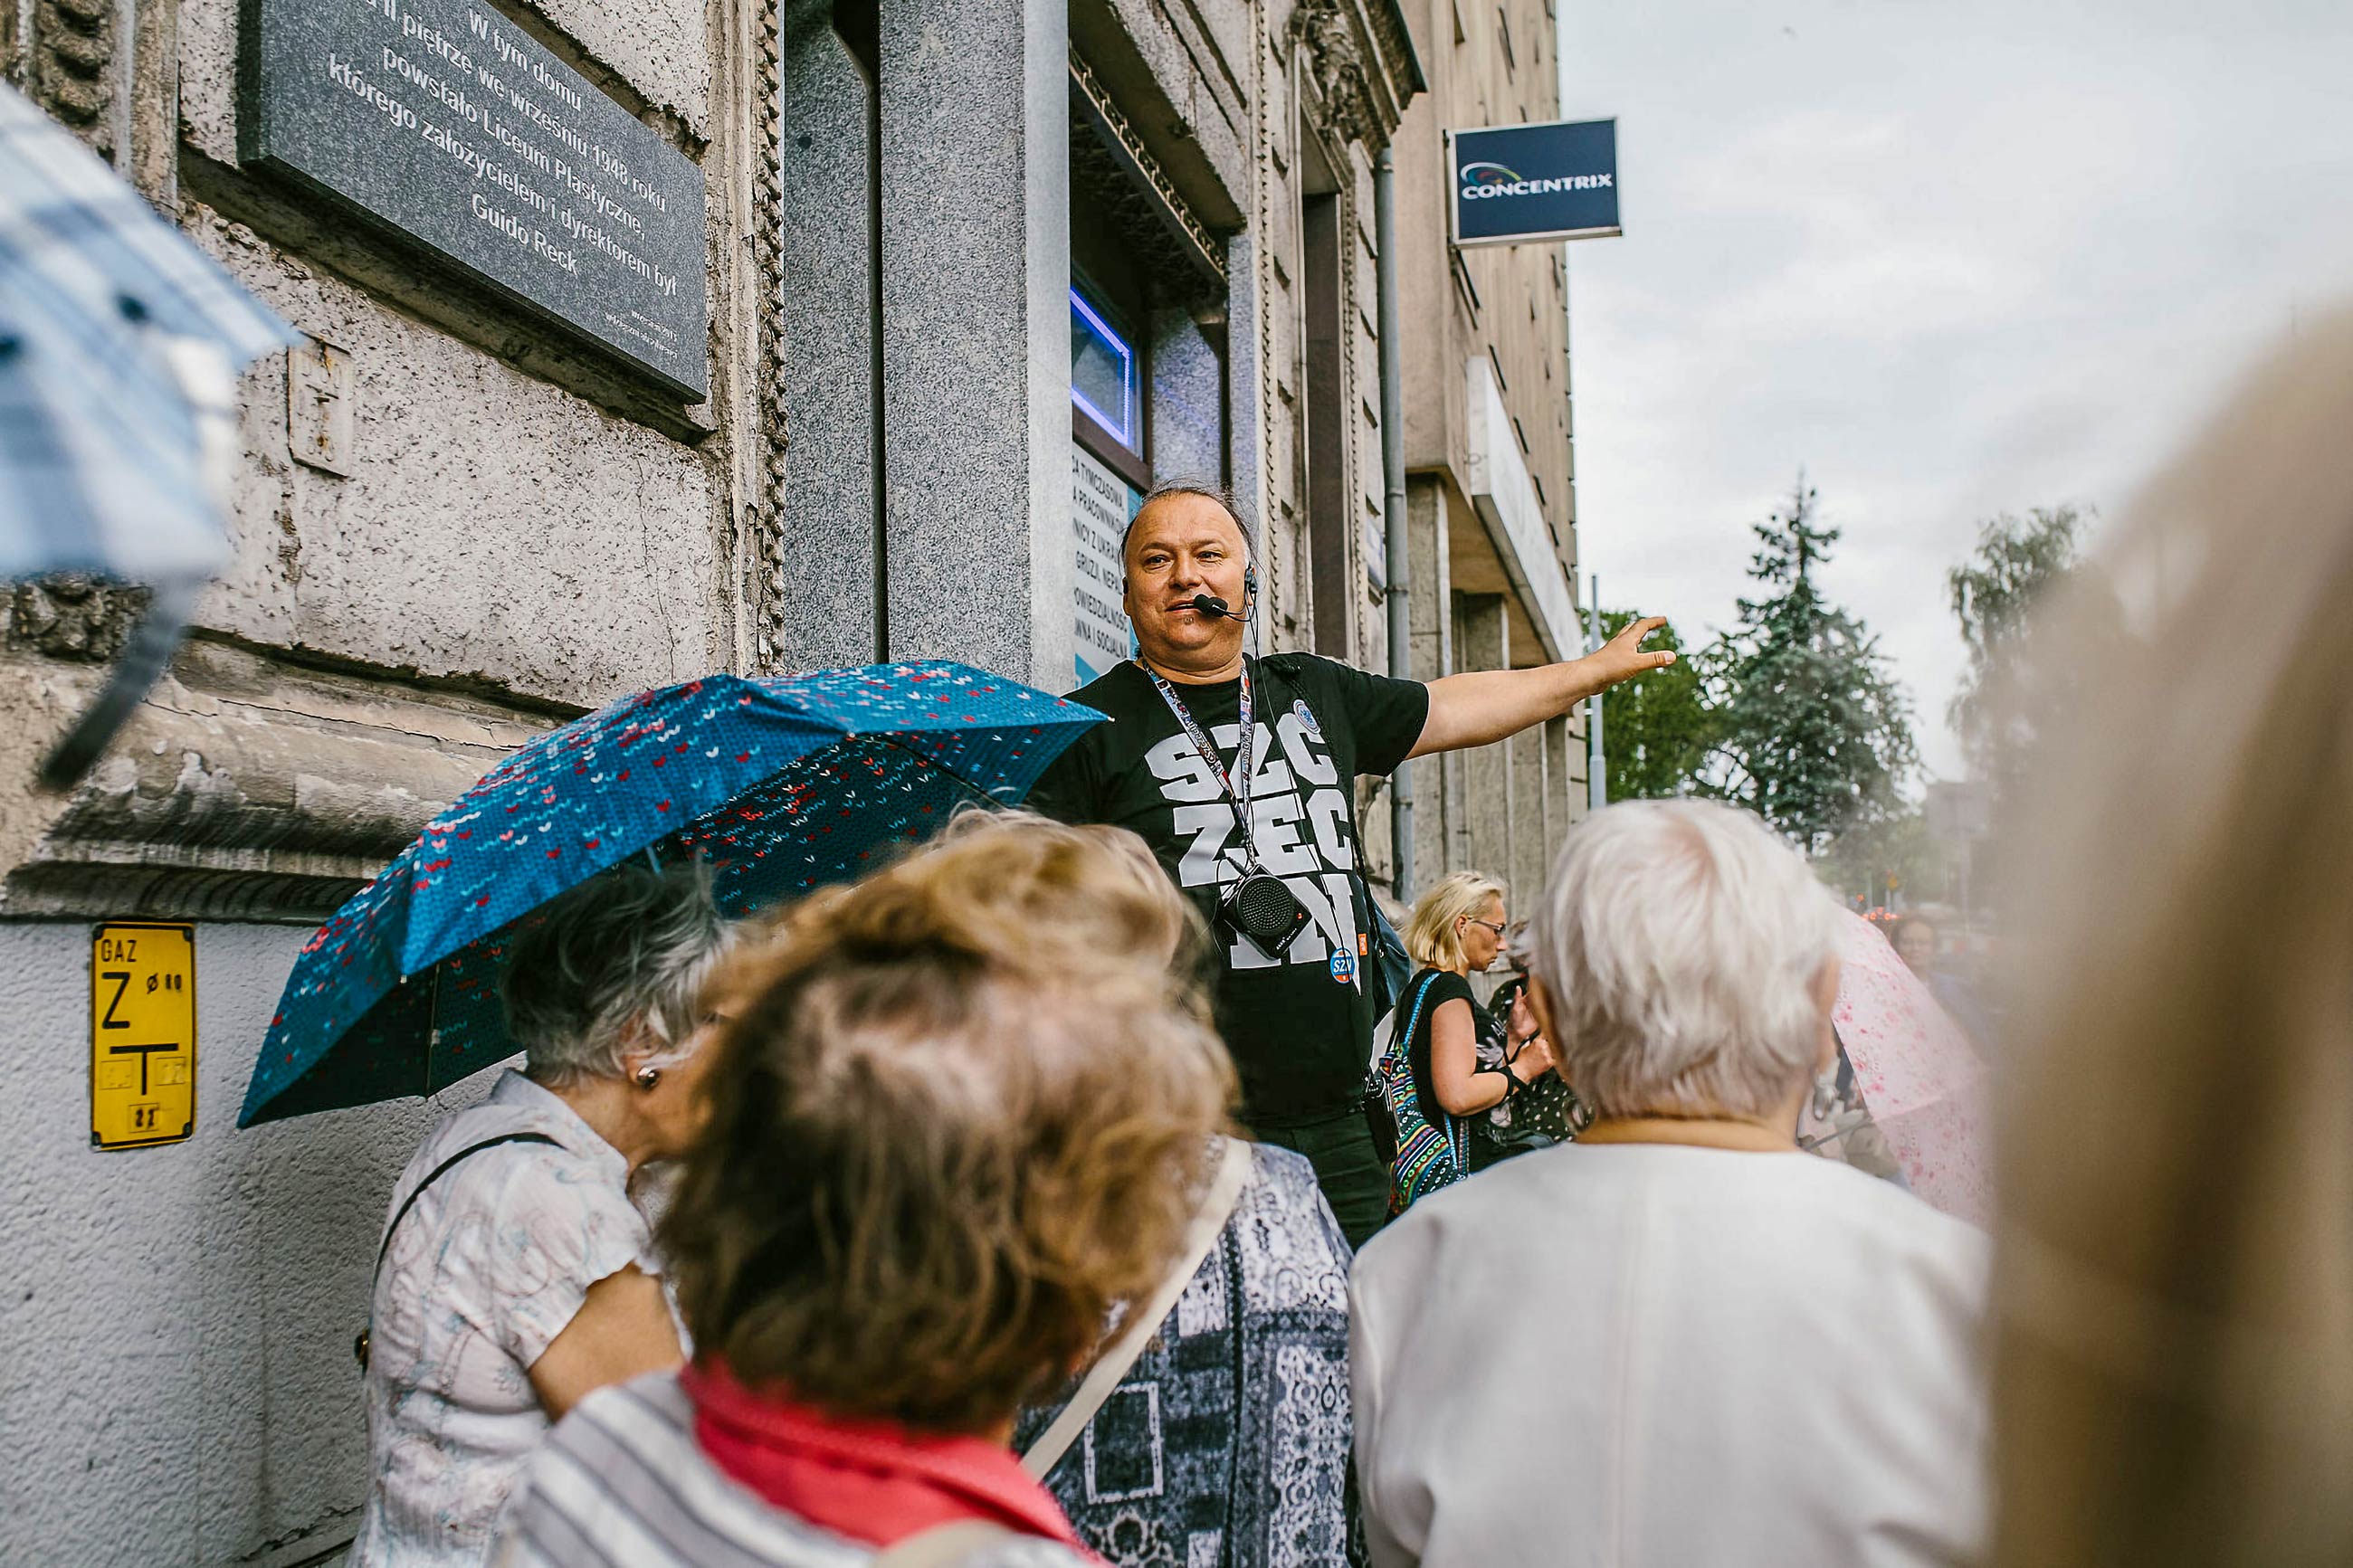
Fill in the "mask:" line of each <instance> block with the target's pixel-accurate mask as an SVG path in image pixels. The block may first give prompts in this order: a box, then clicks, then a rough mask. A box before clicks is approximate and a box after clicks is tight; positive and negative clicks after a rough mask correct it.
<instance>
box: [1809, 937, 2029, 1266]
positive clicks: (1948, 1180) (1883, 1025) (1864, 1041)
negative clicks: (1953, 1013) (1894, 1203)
mask: <svg viewBox="0 0 2353 1568" xmlns="http://www.w3.org/2000/svg"><path fill="white" fill-rule="evenodd" d="M1841 921H1842V922H1843V923H1842V924H1841V927H1840V934H1839V994H1838V1001H1837V1003H1836V1005H1834V1006H1833V1007H1832V1009H1831V1023H1833V1024H1834V1025H1836V1026H1837V1027H1838V1035H1839V1041H1840V1043H1841V1045H1843V1046H1845V1047H1846V1054H1847V1059H1848V1060H1849V1061H1851V1062H1852V1063H1853V1064H1854V1077H1855V1086H1856V1088H1857V1089H1860V1090H1861V1091H1862V1102H1863V1105H1864V1107H1865V1108H1866V1109H1867V1110H1869V1111H1870V1112H1871V1119H1872V1121H1873V1122H1874V1123H1875V1124H1876V1125H1877V1126H1878V1128H1879V1130H1880V1131H1881V1132H1882V1133H1883V1134H1884V1135H1885V1137H1886V1139H1887V1142H1888V1146H1889V1147H1890V1148H1891V1149H1893V1150H1894V1154H1895V1160H1896V1163H1898V1164H1899V1165H1901V1166H1902V1167H1903V1168H1904V1176H1905V1180H1906V1181H1907V1182H1909V1183H1910V1184H1911V1186H1912V1190H1913V1191H1914V1192H1915V1193H1916V1194H1919V1195H1920V1196H1921V1197H1923V1198H1925V1199H1926V1200H1927V1201H1928V1202H1929V1203H1931V1204H1934V1205H1936V1207H1938V1208H1940V1209H1943V1210H1944V1211H1945V1212H1946V1213H1947V1214H1950V1215H1959V1216H1960V1217H1961V1218H1963V1219H1966V1220H1968V1221H1971V1222H1972V1223H1974V1224H1978V1225H1984V1224H1987V1223H1988V1222H1989V1220H1990V1219H1991V1217H1992V1213H1993V1201H1992V1200H1993V1182H1992V1176H1991V1173H1990V1162H1991V1159H1992V1150H1991V1148H1990V1146H1989V1139H1988V1136H1987V1121H1986V1110H1985V1070H1984V1068H1983V1067H1982V1066H1981V1065H1980V1064H1979V1062H1978V1054H1977V1052H1976V1051H1975V1050H1974V1049H1973V1048H1971V1047H1970V1045H1969V1043H1968V1037H1966V1036H1964V1035H1963V1034H1962V1033H1961V1030H1960V1026H1958V1025H1957V1024H1955V1023H1954V1022H1953V1020H1952V1019H1951V1018H1950V1017H1949V1016H1947V1014H1946V1012H1945V1010H1944V1009H1943V1008H1942V1007H1940V1006H1938V1005H1936V998H1935V997H1934V996H1933V995H1931V994H1929V992H1928V987H1927V985H1926V984H1925V983H1923V982H1922V980H1921V979H1920V977H1919V976H1918V975H1916V974H1915V973H1912V971H1911V970H1909V969H1907V968H1905V964H1904V961H1903V960H1902V959H1901V958H1899V957H1897V956H1896V954H1895V950H1894V948H1893V947H1890V946H1889V945H1888V943H1887V939H1886V938H1885V937H1884V936H1883V935H1881V934H1880V931H1879V929H1878V928H1877V927H1876V926H1874V925H1873V924H1872V923H1871V922H1870V921H1866V920H1864V919H1862V917H1861V916H1860V915H1856V914H1853V913H1851V912H1850V913H1845V914H1843V915H1842V916H1841Z"/></svg>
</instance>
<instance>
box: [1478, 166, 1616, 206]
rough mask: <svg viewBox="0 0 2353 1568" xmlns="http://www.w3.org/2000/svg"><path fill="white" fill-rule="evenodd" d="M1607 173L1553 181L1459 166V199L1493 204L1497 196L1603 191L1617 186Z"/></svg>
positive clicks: (1497, 168) (1508, 171) (1500, 168)
mask: <svg viewBox="0 0 2353 1568" xmlns="http://www.w3.org/2000/svg"><path fill="white" fill-rule="evenodd" d="M1616 184H1617V181H1616V179H1615V178H1614V177H1613V176H1611V175H1609V174H1563V175H1560V176H1559V177H1558V178H1556V179H1537V180H1529V179H1523V178H1522V177H1521V176H1520V174H1519V172H1518V171H1517V170H1515V169H1507V168H1505V167H1504V165H1503V164H1501V163H1465V164H1463V165H1462V199H1463V200H1464V201H1466V202H1468V201H1492V200H1493V199H1494V198H1495V197H1497V196H1540V195H1550V194H1552V193H1553V192H1555V191H1606V190H1611V189H1614V188H1615V187H1616Z"/></svg>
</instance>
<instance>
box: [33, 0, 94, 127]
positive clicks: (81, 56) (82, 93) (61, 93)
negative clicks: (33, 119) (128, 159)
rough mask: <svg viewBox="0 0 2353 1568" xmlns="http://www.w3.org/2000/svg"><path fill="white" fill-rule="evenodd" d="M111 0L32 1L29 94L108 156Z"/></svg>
mask: <svg viewBox="0 0 2353 1568" xmlns="http://www.w3.org/2000/svg"><path fill="white" fill-rule="evenodd" d="M114 33H115V7H114V0H37V4H36V5H34V7H33V38H32V43H33V50H32V68H31V71H30V73H29V76H30V86H31V88H32V89H33V98H34V100H35V101H37V102H38V103H39V104H40V106H41V107H42V108H44V109H46V110H48V111H49V112H50V113H51V114H53V115H55V116H57V118H58V119H59V120H61V121H64V122H65V123H66V124H67V125H69V126H70V127H72V129H73V131H74V133H75V134H76V135H78V136H79V137H80V138H81V139H82V140H83V141H84V142H89V143H90V146H92V147H94V148H96V149H97V150H98V152H99V153H100V154H101V155H103V156H105V157H108V158H111V157H113V156H114V151H115V148H114V121H113V116H112V114H111V112H110V110H111V109H112V108H113V106H114V85H113V72H112V71H111V69H110V68H109V67H110V66H111V63H112V61H113V59H114V43H115V38H114Z"/></svg>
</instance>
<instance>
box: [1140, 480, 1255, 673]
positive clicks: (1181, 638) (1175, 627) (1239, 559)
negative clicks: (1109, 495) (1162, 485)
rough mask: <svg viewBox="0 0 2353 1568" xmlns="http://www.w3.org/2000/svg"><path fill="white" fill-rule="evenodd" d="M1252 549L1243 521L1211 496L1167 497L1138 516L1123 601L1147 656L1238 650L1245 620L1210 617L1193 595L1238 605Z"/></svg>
mask: <svg viewBox="0 0 2353 1568" xmlns="http://www.w3.org/2000/svg"><path fill="white" fill-rule="evenodd" d="M1247 548H1248V547H1247V545H1246V544H1245V543H1244V542H1243V539H1242V531H1241V529H1240V526H1239V525H1238V524H1236V523H1235V521H1234V520H1233V519H1232V518H1231V517H1229V516H1228V515H1227V514H1226V509H1225V508H1224V507H1221V506H1219V504H1218V503H1217V502H1216V501H1213V500H1209V499H1208V498H1207V497H1206V496H1188V495H1175V496H1165V497H1163V498H1162V499H1161V500H1156V501H1155V502H1153V503H1152V505H1150V506H1148V507H1146V508H1145V510H1143V511H1142V512H1140V513H1138V514H1137V516H1136V520H1135V527H1134V531H1131V532H1130V534H1129V535H1128V541H1127V593H1126V595H1125V597H1124V601H1123V602H1124V605H1125V606H1126V609H1127V615H1128V619H1129V620H1131V621H1133V622H1134V624H1135V640H1136V643H1137V644H1138V646H1140V647H1142V648H1143V649H1144V654H1145V658H1150V659H1152V660H1154V661H1155V662H1156V663H1162V664H1172V663H1183V664H1201V663H1205V662H1210V663H1214V662H1222V661H1223V660H1225V659H1228V658H1232V657H1233V656H1234V653H1235V652H1236V651H1237V650H1238V649H1239V648H1240V646H1241V640H1242V623H1241V621H1240V619H1238V618H1230V617H1226V616H1218V617H1214V618H1213V617H1211V616H1204V615H1203V614H1201V612H1200V611H1198V610H1197V609H1195V608H1193V606H1192V605H1191V604H1190V603H1189V602H1188V601H1190V600H1191V599H1192V597H1193V595H1196V594H1207V595H1210V596H1211V597H1213V598H1219V599H1223V600H1224V601H1225V602H1226V603H1227V604H1228V605H1231V606H1232V607H1233V608H1234V609H1235V610H1236V611H1240V609H1241V608H1242V574H1243V572H1244V570H1245V569H1246V567H1247V564H1248V562H1247V558H1246V554H1245V552H1246V550H1247Z"/></svg>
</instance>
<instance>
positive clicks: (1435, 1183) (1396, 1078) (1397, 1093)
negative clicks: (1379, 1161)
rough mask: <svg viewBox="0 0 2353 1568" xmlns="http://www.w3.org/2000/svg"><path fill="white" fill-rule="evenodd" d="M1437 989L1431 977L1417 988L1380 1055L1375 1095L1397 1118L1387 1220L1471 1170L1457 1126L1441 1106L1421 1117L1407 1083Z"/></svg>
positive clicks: (1416, 1098)
mask: <svg viewBox="0 0 2353 1568" xmlns="http://www.w3.org/2000/svg"><path fill="white" fill-rule="evenodd" d="M1435 984H1438V976H1437V975H1436V974H1432V975H1430V978H1428V979H1427V980H1424V981H1423V982H1422V983H1421V988H1420V989H1419V990H1418V991H1416V992H1415V993H1414V996H1413V1010H1412V1012H1411V1013H1409V1015H1407V1017H1406V1024H1405V1027H1404V1028H1402V1029H1399V1030H1398V1032H1397V1033H1396V1034H1395V1035H1393V1036H1391V1037H1390V1038H1389V1046H1388V1050H1387V1051H1385V1052H1383V1053H1382V1055H1381V1067H1380V1078H1381V1092H1382V1094H1383V1095H1384V1096H1385V1097H1386V1098H1387V1099H1388V1102H1389V1114H1390V1115H1391V1116H1393V1117H1395V1118H1396V1119H1397V1159H1396V1161H1395V1162H1394V1163H1392V1164H1391V1165H1390V1166H1389V1213H1391V1214H1393V1215H1398V1214H1403V1213H1404V1212H1405V1211H1406V1210H1407V1209H1409V1208H1410V1207H1412V1206H1413V1205H1414V1204H1415V1203H1417V1202H1419V1200H1420V1199H1423V1198H1426V1197H1428V1196H1429V1195H1430V1194H1432V1193H1434V1192H1436V1191H1437V1190H1438V1189H1439V1188H1440V1187H1449V1186H1452V1185H1453V1184H1455V1183H1457V1182H1459V1181H1461V1179H1462V1178H1463V1177H1464V1176H1465V1175H1466V1174H1468V1173H1469V1172H1470V1169H1471V1152H1470V1150H1469V1148H1468V1147H1467V1146H1466V1145H1465V1142H1464V1138H1463V1128H1462V1123H1461V1121H1458V1120H1457V1119H1455V1118H1454V1117H1452V1116H1450V1115H1448V1114H1447V1113H1446V1109H1445V1107H1443V1106H1432V1107H1431V1108H1430V1109H1431V1110H1434V1111H1436V1112H1437V1115H1436V1117H1435V1119H1433V1118H1431V1117H1430V1116H1429V1115H1426V1114H1424V1112H1423V1110H1422V1108H1421V1093H1420V1091H1419V1089H1416V1088H1414V1083H1413V1037H1414V1031H1415V1030H1417V1029H1419V1027H1420V1026H1421V1009H1422V1005H1423V1004H1424V1003H1426V1002H1428V1001H1429V1000H1430V987H1431V986H1433V985H1435Z"/></svg>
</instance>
